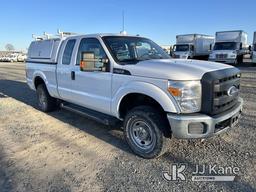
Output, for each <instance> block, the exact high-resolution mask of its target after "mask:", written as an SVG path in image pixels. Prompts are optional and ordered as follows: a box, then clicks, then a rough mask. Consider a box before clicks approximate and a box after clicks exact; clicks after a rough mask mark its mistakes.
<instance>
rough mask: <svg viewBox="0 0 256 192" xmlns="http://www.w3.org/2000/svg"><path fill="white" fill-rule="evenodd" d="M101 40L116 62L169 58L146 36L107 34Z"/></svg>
mask: <svg viewBox="0 0 256 192" xmlns="http://www.w3.org/2000/svg"><path fill="white" fill-rule="evenodd" d="M103 40H104V42H105V44H106V45H107V47H108V49H109V51H110V53H111V55H112V56H113V57H114V59H115V60H116V61H117V62H118V63H123V64H125V63H137V62H139V61H144V60H150V59H169V58H170V56H169V55H168V54H167V53H166V52H165V51H164V50H163V49H162V48H161V47H160V46H158V45H157V44H156V43H154V42H153V41H151V40H149V39H146V38H142V37H122V36H109V37H103Z"/></svg>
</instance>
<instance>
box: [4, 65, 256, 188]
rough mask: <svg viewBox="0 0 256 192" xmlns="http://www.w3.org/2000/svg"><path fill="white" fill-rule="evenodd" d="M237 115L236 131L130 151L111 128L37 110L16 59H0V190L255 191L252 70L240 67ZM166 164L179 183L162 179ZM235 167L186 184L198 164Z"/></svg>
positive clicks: (255, 72)
mask: <svg viewBox="0 0 256 192" xmlns="http://www.w3.org/2000/svg"><path fill="white" fill-rule="evenodd" d="M241 69H242V72H243V74H242V94H241V96H242V97H243V99H244V101H245V105H244V112H243V115H242V118H241V120H240V123H239V124H238V126H237V127H236V128H235V129H232V130H230V131H229V132H227V133H224V134H222V135H220V136H217V137H214V138H210V139H208V140H205V141H200V140H192V141H187V140H177V139H172V140H171V141H170V149H169V151H168V153H166V154H165V155H164V156H162V157H160V158H158V159H153V160H145V159H142V158H139V157H137V156H135V155H133V154H132V152H131V150H130V149H129V148H128V147H127V144H126V142H125V141H124V139H123V135H122V132H121V130H120V129H119V128H118V127H106V126H103V125H101V124H98V123H96V122H94V121H91V120H88V119H86V118H84V117H81V116H78V115H77V114H73V113H70V112H67V111H64V110H60V111H56V112H52V113H49V114H44V113H42V112H40V111H39V110H38V109H37V106H36V99H35V93H34V92H33V91H31V90H30V89H29V88H28V87H27V85H26V83H25V78H24V76H25V72H24V64H23V63H12V64H11V63H0V133H1V134H0V191H1V192H2V191H3V192H5V191H24V192H25V191H26V192H27V191H95V192H97V191H232V192H233V191H239V192H240V191H246V192H247V191H256V179H255V178H256V158H255V157H256V150H255V146H256V141H255V138H256V131H255V128H256V104H255V101H256V95H255V94H256V89H255V88H256V68H253V67H249V66H248V65H244V66H243V67H241ZM173 163H185V164H187V170H186V173H185V175H186V176H187V180H186V181H166V180H164V179H163V176H162V172H163V171H166V170H169V168H170V165H171V164H173ZM214 164H216V165H218V166H233V167H234V166H237V167H239V173H238V174H237V175H236V177H235V181H234V182H193V181H191V175H192V172H193V171H194V170H195V166H196V165H199V167H202V166H203V165H214Z"/></svg>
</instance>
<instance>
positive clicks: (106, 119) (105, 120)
mask: <svg viewBox="0 0 256 192" xmlns="http://www.w3.org/2000/svg"><path fill="white" fill-rule="evenodd" d="M60 107H61V108H63V109H65V110H68V111H71V112H74V113H77V114H79V115H81V116H84V117H87V118H89V119H92V120H94V121H97V122H99V123H102V124H104V125H108V126H114V125H117V124H119V123H120V120H119V119H117V118H115V117H112V116H110V115H106V114H104V113H100V112H97V111H94V110H91V109H87V108H85V107H81V106H79V105H75V104H72V103H66V102H65V103H61V104H60Z"/></svg>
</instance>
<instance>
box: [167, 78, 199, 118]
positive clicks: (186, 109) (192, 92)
mask: <svg viewBox="0 0 256 192" xmlns="http://www.w3.org/2000/svg"><path fill="white" fill-rule="evenodd" d="M168 92H169V93H170V94H171V95H172V96H173V97H174V98H175V100H176V101H177V103H178V105H179V107H180V109H181V112H182V113H194V112H199V111H200V110H201V99H202V87H201V83H200V81H168Z"/></svg>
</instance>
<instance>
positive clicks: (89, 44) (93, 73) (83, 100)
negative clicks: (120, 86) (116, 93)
mask: <svg viewBox="0 0 256 192" xmlns="http://www.w3.org/2000/svg"><path fill="white" fill-rule="evenodd" d="M85 52H87V53H93V55H94V57H95V60H97V61H96V64H95V65H94V66H92V65H90V64H89V62H88V63H87V64H85V66H84V69H83V71H81V70H80V61H81V59H82V54H83V53H85ZM103 60H104V61H108V59H107V55H106V53H105V51H104V49H103V47H102V45H101V43H100V42H99V40H98V39H97V38H83V39H81V41H80V44H79V47H78V51H77V55H76V62H75V63H74V68H73V71H74V80H72V101H73V102H74V103H76V104H79V105H81V106H84V107H87V108H90V109H93V110H96V111H100V112H103V113H106V114H111V110H110V103H111V79H112V73H110V62H109V61H108V62H107V63H106V62H104V63H103Z"/></svg>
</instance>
